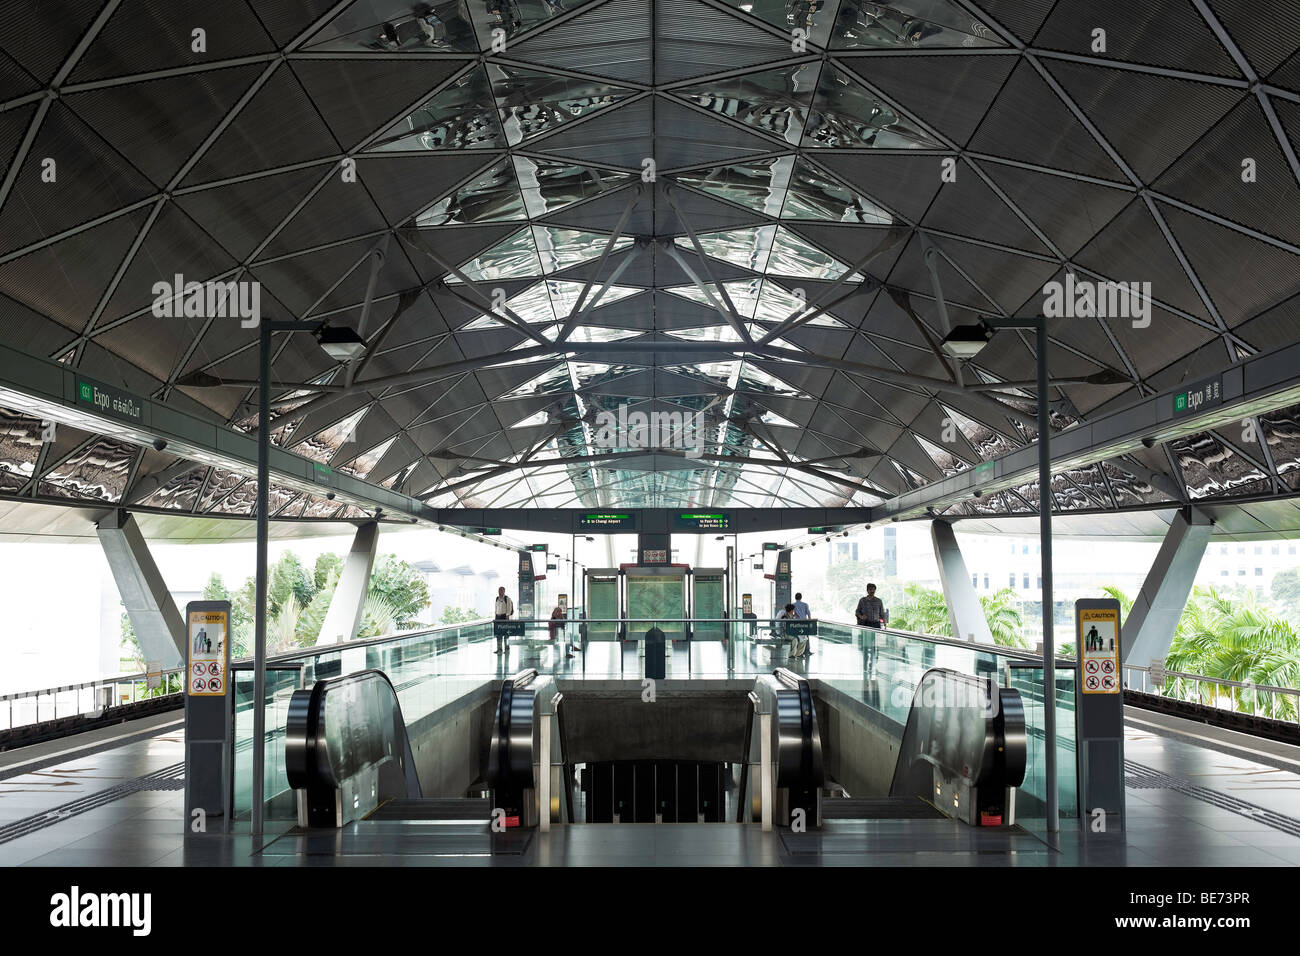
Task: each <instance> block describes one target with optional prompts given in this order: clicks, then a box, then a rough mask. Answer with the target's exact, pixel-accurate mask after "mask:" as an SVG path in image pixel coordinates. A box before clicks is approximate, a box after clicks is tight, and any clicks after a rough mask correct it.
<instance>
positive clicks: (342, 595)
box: [316, 521, 379, 644]
mask: <svg viewBox="0 0 1300 956" xmlns="http://www.w3.org/2000/svg"><path fill="white" fill-rule="evenodd" d="M378 547H379V522H378V521H370V522H367V523H366V524H363V525H361V527H359V528H357V534H356V537H354V538H353V539H352V548H351V550H350V551H348V556H347V557H346V558H345V559H344V560H343V573H342V574H340V575H339V583H338V587H336V588H335V589H334V597H333V598H331V599H330V608H329V610H328V611H326V612H325V621H324V622H323V623H322V624H321V628H320V634H319V635H317V637H316V643H317V644H341V643H343V642H345V641H351V640H354V639H355V638H356V636H357V630H358V629H359V628H360V627H361V612H362V610H364V608H365V604H366V593H367V592H368V591H369V590H370V572H371V570H372V569H373V568H374V566H375V551H376V550H377V549H378Z"/></svg>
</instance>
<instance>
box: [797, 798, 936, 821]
mask: <svg viewBox="0 0 1300 956" xmlns="http://www.w3.org/2000/svg"><path fill="white" fill-rule="evenodd" d="M822 819H823V820H936V819H938V820H942V819H943V814H942V813H940V812H939V811H938V810H937V809H936V808H935V807H933V806H931V805H930V804H928V803H926V802H925V801H924V800H922V799H921V798H920V797H843V798H838V799H829V800H824V801H822Z"/></svg>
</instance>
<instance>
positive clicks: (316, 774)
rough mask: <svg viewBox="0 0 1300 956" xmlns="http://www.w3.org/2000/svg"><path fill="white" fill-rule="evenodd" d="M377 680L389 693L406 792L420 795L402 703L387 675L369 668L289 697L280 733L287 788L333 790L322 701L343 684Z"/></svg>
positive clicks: (336, 782)
mask: <svg viewBox="0 0 1300 956" xmlns="http://www.w3.org/2000/svg"><path fill="white" fill-rule="evenodd" d="M371 680H379V681H383V683H384V684H385V685H386V686H387V687H388V690H389V693H391V694H392V704H393V710H394V712H395V715H396V718H397V724H396V726H397V727H398V728H400V730H401V741H400V745H401V747H402V754H401V758H402V764H403V768H404V771H405V778H406V783H407V790H408V792H410V791H411V790H412V789H413V790H414V792H413V793H411V794H410V795H412V796H419V795H420V783H419V777H418V775H417V774H416V772H415V761H414V756H413V754H412V752H411V742H410V738H409V737H407V735H406V718H405V717H403V716H402V703H401V700H400V699H399V698H398V696H397V689H396V688H395V687H394V686H393V682H392V681H391V680H390V679H389V677H388V675H387V674H385V673H384V672H383V671H381V670H375V669H373V668H372V669H369V670H363V671H356V672H355V673H352V674H345V675H344V676H342V677H328V678H324V679H322V680H318V681H317V682H316V683H315V684H314V685H312V687H311V688H310V689H305V688H304V689H301V690H296V691H294V692H293V695H292V696H291V697H290V698H289V714H288V717H287V719H286V721H285V731H284V764H285V775H286V777H287V778H288V781H289V786H290V787H292V788H293V789H295V790H305V789H309V788H310V787H312V786H313V785H315V786H323V787H328V788H331V789H337V788H338V786H339V784H340V783H341V782H342V781H340V780H339V779H338V778H337V777H336V776H335V773H334V768H333V767H332V766H331V765H330V761H329V747H328V745H327V744H326V739H327V738H326V731H327V728H326V727H325V725H324V719H325V698H326V697H327V696H328V694H329V693H330V691H331V690H333V689H335V688H337V687H339V686H342V685H343V684H346V683H360V682H362V681H371Z"/></svg>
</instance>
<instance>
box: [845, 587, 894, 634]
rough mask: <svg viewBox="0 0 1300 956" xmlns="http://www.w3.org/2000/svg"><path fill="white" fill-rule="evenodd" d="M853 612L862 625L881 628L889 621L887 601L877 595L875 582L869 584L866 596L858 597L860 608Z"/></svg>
mask: <svg viewBox="0 0 1300 956" xmlns="http://www.w3.org/2000/svg"><path fill="white" fill-rule="evenodd" d="M853 613H854V614H855V615H856V616H857V619H858V624H859V625H860V626H862V627H875V628H879V627H883V626H884V625H885V624H888V623H889V611H888V609H886V607H885V602H884V601H882V600H880V598H878V597H876V586H875V585H874V584H868V585H867V593H866V596H865V597H862V598H859V599H858V608H857V610H856V611H854V612H853Z"/></svg>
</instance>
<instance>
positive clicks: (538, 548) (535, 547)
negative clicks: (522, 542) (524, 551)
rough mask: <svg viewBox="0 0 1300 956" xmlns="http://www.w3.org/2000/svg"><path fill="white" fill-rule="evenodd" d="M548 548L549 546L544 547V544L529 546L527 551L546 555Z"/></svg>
mask: <svg viewBox="0 0 1300 956" xmlns="http://www.w3.org/2000/svg"><path fill="white" fill-rule="evenodd" d="M548 547H549V546H548V545H545V544H532V545H529V546H528V550H529V551H540V552H542V554H545V553H546V549H547V548H548Z"/></svg>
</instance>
